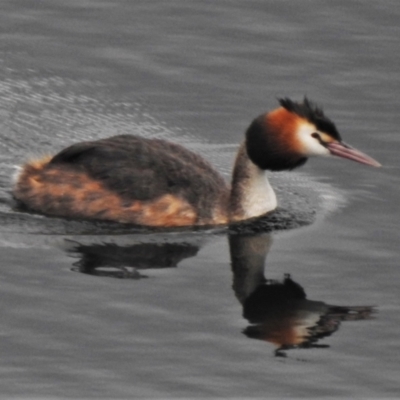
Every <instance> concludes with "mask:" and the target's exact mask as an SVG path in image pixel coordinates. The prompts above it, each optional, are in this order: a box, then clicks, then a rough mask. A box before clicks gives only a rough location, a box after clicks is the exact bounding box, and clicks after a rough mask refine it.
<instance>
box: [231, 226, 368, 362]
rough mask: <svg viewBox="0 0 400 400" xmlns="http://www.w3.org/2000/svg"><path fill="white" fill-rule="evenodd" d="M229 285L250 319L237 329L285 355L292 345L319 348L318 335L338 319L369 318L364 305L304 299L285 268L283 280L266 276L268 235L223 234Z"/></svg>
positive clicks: (329, 330)
mask: <svg viewBox="0 0 400 400" xmlns="http://www.w3.org/2000/svg"><path fill="white" fill-rule="evenodd" d="M229 242H230V251H231V261H232V271H233V289H234V291H235V294H236V297H237V298H238V300H239V302H240V303H241V304H242V306H243V316H244V318H246V319H247V320H248V321H249V323H250V325H249V326H248V327H247V328H246V329H244V331H243V333H244V334H245V335H246V336H248V337H249V338H252V339H259V340H264V341H266V342H270V343H273V344H274V345H275V346H276V350H275V355H276V356H280V357H285V356H286V353H285V351H286V350H289V349H294V348H318V347H319V348H324V347H329V346H328V345H324V344H318V342H319V340H320V339H322V338H325V337H327V336H330V335H332V334H333V333H334V332H336V331H337V330H338V328H339V326H340V323H341V322H342V321H355V320H365V319H371V318H372V314H373V312H374V311H375V310H374V308H373V307H370V306H334V305H329V304H326V303H324V302H322V301H314V300H308V299H307V296H306V293H305V291H304V289H303V288H302V287H301V286H300V285H299V284H298V283H296V282H295V281H293V280H292V279H291V277H290V275H289V274H285V276H284V279H283V281H277V280H268V279H266V278H265V275H264V266H265V259H266V256H267V254H268V251H269V248H270V246H271V236H270V235H269V234H263V235H248V236H243V235H231V236H230V238H229Z"/></svg>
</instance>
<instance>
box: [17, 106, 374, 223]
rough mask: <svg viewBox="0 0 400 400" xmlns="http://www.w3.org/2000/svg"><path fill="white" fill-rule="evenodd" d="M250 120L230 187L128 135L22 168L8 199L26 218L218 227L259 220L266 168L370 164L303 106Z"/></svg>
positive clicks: (202, 167) (266, 200) (269, 203)
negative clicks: (311, 161)
mask: <svg viewBox="0 0 400 400" xmlns="http://www.w3.org/2000/svg"><path fill="white" fill-rule="evenodd" d="M280 104H281V107H280V108H278V109H276V110H274V111H272V112H270V113H266V114H263V115H261V116H259V117H258V118H256V119H255V120H254V121H253V122H252V123H251V125H250V127H249V128H248V130H247V132H246V139H245V142H244V143H243V144H242V145H241V146H240V148H239V151H238V154H237V157H236V162H235V166H234V170H233V176H232V187H231V188H229V187H228V185H227V184H226V183H225V181H224V179H223V178H222V177H221V176H220V175H219V173H218V172H216V171H215V170H214V169H213V168H212V167H211V166H210V165H209V164H208V163H207V162H206V161H205V160H204V159H203V158H201V157H200V156H199V155H196V154H194V153H192V152H191V151H189V150H187V149H185V148H183V147H182V146H180V145H177V144H173V143H169V142H166V141H164V140H159V139H144V138H139V137H136V136H131V135H121V136H114V137H111V138H108V139H102V140H97V141H93V142H82V143H77V144H74V145H72V146H70V147H68V148H66V149H64V150H62V151H61V152H60V153H58V154H57V155H55V156H54V157H52V158H46V159H42V160H37V161H32V162H29V163H27V164H26V165H25V166H24V167H23V168H22V170H21V172H20V174H19V176H18V178H17V182H16V185H15V188H14V190H13V195H14V197H15V198H16V199H17V200H18V202H19V203H20V204H21V205H23V206H25V207H27V208H28V209H30V210H32V211H37V212H42V213H44V214H49V215H56V216H64V217H71V218H92V219H104V220H112V221H118V222H125V223H133V224H139V225H149V226H190V225H217V224H226V223H229V222H234V221H241V220H246V219H249V218H253V217H257V216H260V215H263V214H265V213H267V212H269V211H271V210H273V209H275V207H276V205H277V201H276V197H275V193H274V191H273V189H272V188H271V186H270V185H269V183H268V180H267V179H266V177H265V170H271V171H281V170H290V169H293V168H296V167H299V166H301V165H303V164H304V163H305V162H306V160H307V158H308V157H311V156H327V155H331V154H333V155H336V156H339V157H344V158H348V159H351V160H354V161H358V162H360V163H364V164H368V165H371V166H379V163H377V162H376V161H375V160H373V159H372V158H370V157H368V156H367V155H365V154H363V153H361V152H359V151H357V150H355V149H352V148H350V147H349V146H347V145H345V144H344V143H343V142H342V141H341V138H340V135H339V133H338V132H337V130H336V127H335V125H334V124H333V123H332V122H331V121H330V120H329V119H328V118H327V117H326V116H325V115H324V114H323V112H322V110H321V109H319V108H317V107H315V106H314V105H312V104H311V103H310V102H309V101H308V100H307V99H304V101H303V102H302V103H295V102H293V101H291V100H289V99H282V100H280Z"/></svg>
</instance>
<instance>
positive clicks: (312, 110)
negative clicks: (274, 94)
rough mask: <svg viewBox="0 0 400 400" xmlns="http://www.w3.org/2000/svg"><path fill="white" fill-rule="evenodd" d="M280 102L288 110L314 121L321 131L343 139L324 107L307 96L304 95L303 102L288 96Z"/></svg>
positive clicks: (337, 138)
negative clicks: (325, 112)
mask: <svg viewBox="0 0 400 400" xmlns="http://www.w3.org/2000/svg"><path fill="white" fill-rule="evenodd" d="M279 103H280V105H281V106H282V107H283V108H285V109H286V110H288V111H290V112H292V113H294V114H297V115H298V116H299V117H302V118H305V119H307V120H308V121H310V122H311V123H313V124H314V125H315V126H316V127H317V129H318V130H319V131H321V132H325V133H327V134H329V135H330V136H332V137H333V138H334V139H336V140H339V141H341V137H340V134H339V132H338V130H337V129H336V126H335V124H334V123H333V122H332V121H331V120H330V119H329V118H328V117H327V116H326V115H325V114H324V112H323V110H322V108H320V107H318V106H316V105H315V104H314V103H312V102H311V101H310V100H308V99H307V97H304V100H303V102H302V103H297V102H295V101H292V100H290V99H288V98H287V97H286V98H282V99H279Z"/></svg>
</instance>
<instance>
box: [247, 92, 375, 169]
mask: <svg viewBox="0 0 400 400" xmlns="http://www.w3.org/2000/svg"><path fill="white" fill-rule="evenodd" d="M279 103H280V105H281V107H279V108H277V109H276V110H273V111H271V112H269V113H266V114H263V115H260V116H259V117H258V118H256V119H255V120H254V121H253V122H252V124H251V125H250V127H249V128H248V130H247V132H246V148H247V153H248V156H249V158H250V159H251V160H252V161H253V163H254V164H256V165H257V166H258V167H259V168H261V169H269V170H272V171H281V170H288V169H293V168H296V167H299V166H301V165H303V164H304V163H305V162H306V161H307V159H308V158H309V157H313V156H329V155H334V156H338V157H342V158H347V159H350V160H353V161H357V162H359V163H362V164H366V165H370V166H374V167H380V164H379V163H378V162H377V161H375V160H374V159H373V158H371V157H369V156H367V155H366V154H364V153H362V152H360V151H358V150H356V149H354V148H352V147H351V146H349V145H347V144H345V143H343V141H342V138H341V136H340V134H339V132H338V130H337V128H336V126H335V124H334V123H333V122H332V121H331V120H330V119H329V118H328V117H326V116H325V114H324V113H323V111H322V109H321V108H319V107H317V106H315V105H314V104H313V103H311V102H310V101H309V100H308V99H307V98H304V100H303V102H302V103H297V102H294V101H292V100H290V99H288V98H284V99H280V100H279Z"/></svg>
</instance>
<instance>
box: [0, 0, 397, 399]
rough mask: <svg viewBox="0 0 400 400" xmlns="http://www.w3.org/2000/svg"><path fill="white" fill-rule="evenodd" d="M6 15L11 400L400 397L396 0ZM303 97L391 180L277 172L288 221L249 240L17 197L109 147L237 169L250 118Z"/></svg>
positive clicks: (331, 166)
mask: <svg viewBox="0 0 400 400" xmlns="http://www.w3.org/2000/svg"><path fill="white" fill-rule="evenodd" d="M0 11H1V12H0V26H1V31H0V34H1V41H0V116H1V119H0V121H1V129H0V136H1V137H0V165H1V169H0V200H1V201H0V219H1V228H0V245H1V250H0V251H1V283H0V300H1V301H0V304H1V321H2V329H1V331H0V332H1V333H0V334H1V344H0V371H1V376H2V380H1V381H2V383H1V388H0V394H1V396H2V397H3V398H10V397H12V396H14V397H18V398H140V397H151V398H177V397H186V398H188V397H189V398H197V397H202V398H235V397H236V398H256V397H259V398H266V397H267V398H300V397H302V398H319V397H328V396H329V397H336V398H360V397H362V398H366V397H371V398H385V397H386V398H390V397H399V393H400V389H399V383H398V376H399V369H400V368H399V356H398V354H399V347H400V346H399V345H400V342H399V339H398V326H399V323H400V321H399V315H400V313H399V303H400V302H399V300H400V296H399V293H398V290H397V282H398V281H399V278H400V276H399V275H400V272H399V271H400V270H399V268H398V265H399V261H400V256H399V252H398V229H397V225H398V223H397V221H398V220H399V214H400V212H399V209H398V194H399V193H398V189H397V187H398V179H397V176H398V170H399V167H400V165H399V161H398V159H399V158H398V155H397V147H398V146H399V141H400V140H399V137H398V133H397V129H398V125H399V117H398V109H399V102H398V95H397V94H398V93H399V89H400V88H399V83H398V82H399V81H400V80H399V76H398V67H397V66H398V65H399V62H400V56H399V54H400V53H399V51H398V37H399V33H400V32H399V30H400V28H399V18H400V7H399V6H398V4H397V2H395V1H385V2H380V3H376V2H372V1H364V2H358V1H337V2H335V3H332V4H328V3H322V2H317V1H308V2H301V3H300V2H299V3H293V2H289V1H281V2H276V3H266V2H264V1H256V0H255V1H247V2H240V1H232V2H211V1H202V2H195V1H180V0H175V1H170V2H159V1H152V2H145V1H135V2H131V1H122V0H120V1H107V0H104V1H101V0H86V1H82V0H80V1H75V0H70V1H68V2H62V1H57V0H52V1H41V2H31V1H28V0H18V1H16V0H13V1H6V0H3V1H2V2H1V3H0ZM305 94H306V95H307V96H309V97H310V98H311V99H313V100H315V101H317V102H318V103H320V104H322V105H323V106H324V108H325V110H326V113H327V115H329V116H330V117H331V118H332V119H333V120H334V121H335V122H336V123H337V125H338V127H339V130H340V131H341V133H342V135H343V137H344V139H345V140H346V141H348V142H349V143H351V144H353V145H354V146H356V147H358V148H360V149H362V150H363V151H365V152H366V153H368V154H370V155H371V156H373V157H374V158H376V159H377V160H379V161H380V162H381V163H382V164H383V168H381V169H372V168H368V167H365V166H361V165H357V164H354V163H350V162H346V161H342V160H317V159H315V160H310V161H309V162H308V163H307V165H306V166H305V167H303V168H302V169H301V170H299V171H296V172H293V173H278V174H275V175H274V176H273V177H272V182H273V184H274V186H275V187H276V188H277V192H278V197H279V200H280V204H281V209H280V210H279V211H278V213H276V214H274V215H272V216H271V217H269V218H268V219H265V220H263V221H261V222H259V224H258V225H257V226H251V227H245V228H242V229H241V230H239V231H235V232H227V230H209V231H197V232H196V231H195V232H187V231H183V232H182V231H176V232H172V233H167V232H163V233H154V232H150V231H143V230H138V231H137V230H136V231H133V230H131V229H127V228H124V227H121V226H118V225H113V224H91V223H85V222H80V221H75V222H72V221H64V220H62V219H56V218H46V217H42V216H38V215H30V214H23V213H19V212H17V211H15V210H13V209H12V205H10V195H9V191H10V187H11V183H10V177H11V176H12V174H13V173H14V172H15V166H16V165H18V164H20V163H22V162H23V161H24V160H26V159H27V158H29V157H34V156H38V155H39V156H40V155H43V154H48V153H53V152H56V151H58V150H59V149H61V148H62V147H63V146H66V145H68V144H70V143H73V142H75V141H79V140H88V139H94V138H100V137H106V136H109V135H112V134H121V133H131V132H135V133H137V134H140V135H143V136H147V137H163V138H168V139H170V140H174V141H177V142H179V143H183V144H184V145H186V146H188V147H189V148H192V149H194V150H196V151H198V152H200V153H202V154H203V155H204V156H205V157H207V158H208V159H209V160H210V161H211V162H213V163H214V164H215V165H216V167H217V168H218V169H219V170H220V171H221V172H222V173H223V174H224V175H225V176H229V171H230V167H231V163H232V159H233V158H234V154H235V149H236V146H237V144H238V143H239V142H240V141H241V140H242V135H243V131H244V130H245V129H246V127H247V125H248V124H249V122H250V121H251V119H252V118H253V117H255V116H256V115H258V114H259V113H261V112H263V111H265V110H266V109H270V108H273V107H275V106H276V98H277V97H281V96H290V97H293V98H295V99H299V98H301V97H302V96H303V95H305ZM396 171H397V172H396ZM265 257H267V258H266V261H265ZM285 274H290V277H289V276H288V275H286V278H285ZM305 295H306V298H305Z"/></svg>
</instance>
